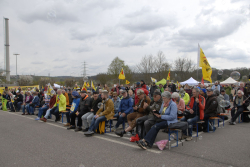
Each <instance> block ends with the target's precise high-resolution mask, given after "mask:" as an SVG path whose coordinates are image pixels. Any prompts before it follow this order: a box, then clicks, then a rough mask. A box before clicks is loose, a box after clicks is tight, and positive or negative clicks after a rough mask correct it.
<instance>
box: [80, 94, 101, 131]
mask: <svg viewBox="0 0 250 167" xmlns="http://www.w3.org/2000/svg"><path fill="white" fill-rule="evenodd" d="M100 102H102V99H101V98H100V97H99V96H98V93H97V92H94V93H93V98H91V99H90V111H89V112H87V113H86V114H84V115H83V116H82V118H81V119H82V121H83V124H84V128H85V129H83V130H82V131H83V132H87V131H88V130H89V127H90V124H91V120H92V118H93V117H94V116H95V114H96V112H97V111H98V110H99V108H98V103H100Z"/></svg>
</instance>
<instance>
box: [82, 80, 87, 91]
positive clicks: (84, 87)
mask: <svg viewBox="0 0 250 167" xmlns="http://www.w3.org/2000/svg"><path fill="white" fill-rule="evenodd" d="M82 90H85V91H87V88H86V82H84V84H83V86H82Z"/></svg>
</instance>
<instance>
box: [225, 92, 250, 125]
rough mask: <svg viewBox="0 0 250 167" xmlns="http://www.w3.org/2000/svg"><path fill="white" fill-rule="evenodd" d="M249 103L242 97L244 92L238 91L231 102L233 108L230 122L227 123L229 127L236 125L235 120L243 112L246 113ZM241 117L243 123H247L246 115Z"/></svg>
mask: <svg viewBox="0 0 250 167" xmlns="http://www.w3.org/2000/svg"><path fill="white" fill-rule="evenodd" d="M249 102H250V101H249V99H247V97H246V96H244V92H242V91H241V90H238V91H237V95H236V96H235V99H234V102H233V108H232V109H231V120H230V121H229V124H230V125H236V123H235V121H236V119H237V118H238V117H239V116H240V115H241V114H242V113H243V111H248V108H247V107H248V106H249ZM235 112H236V113H235ZM242 117H243V119H242V121H243V122H249V117H248V113H243V116H242Z"/></svg>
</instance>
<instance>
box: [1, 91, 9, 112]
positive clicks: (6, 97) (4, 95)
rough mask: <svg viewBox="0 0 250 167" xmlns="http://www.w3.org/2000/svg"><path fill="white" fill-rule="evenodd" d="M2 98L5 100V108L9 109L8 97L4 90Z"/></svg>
mask: <svg viewBox="0 0 250 167" xmlns="http://www.w3.org/2000/svg"><path fill="white" fill-rule="evenodd" d="M7 88H8V87H7ZM2 98H4V99H6V100H7V104H6V107H7V108H10V107H9V102H10V96H9V95H8V91H6V90H5V91H4V92H3V96H2Z"/></svg>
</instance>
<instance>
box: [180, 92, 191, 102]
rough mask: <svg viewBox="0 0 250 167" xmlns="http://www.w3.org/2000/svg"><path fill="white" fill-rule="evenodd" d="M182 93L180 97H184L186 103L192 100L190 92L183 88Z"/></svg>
mask: <svg viewBox="0 0 250 167" xmlns="http://www.w3.org/2000/svg"><path fill="white" fill-rule="evenodd" d="M179 94H180V98H182V99H183V100H184V102H185V105H187V104H188V102H189V101H190V96H189V94H188V93H186V92H185V90H184V89H183V88H181V89H180V91H179Z"/></svg>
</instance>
